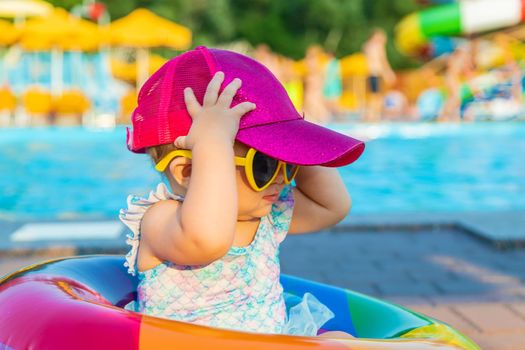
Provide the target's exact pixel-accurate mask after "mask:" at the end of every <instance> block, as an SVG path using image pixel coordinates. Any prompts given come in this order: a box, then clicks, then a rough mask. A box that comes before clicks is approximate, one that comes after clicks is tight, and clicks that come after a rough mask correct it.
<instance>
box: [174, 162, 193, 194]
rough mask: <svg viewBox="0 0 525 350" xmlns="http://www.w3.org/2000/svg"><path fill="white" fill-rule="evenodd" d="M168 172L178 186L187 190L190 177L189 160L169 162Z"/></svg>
mask: <svg viewBox="0 0 525 350" xmlns="http://www.w3.org/2000/svg"><path fill="white" fill-rule="evenodd" d="M169 171H170V173H171V175H172V176H173V179H174V180H175V181H176V182H177V183H178V184H179V185H181V186H183V187H186V188H187V187H188V184H189V183H190V176H191V159H188V158H184V157H177V158H175V159H173V160H172V161H171V162H170V165H169Z"/></svg>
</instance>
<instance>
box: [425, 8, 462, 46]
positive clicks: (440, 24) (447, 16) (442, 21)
mask: <svg viewBox="0 0 525 350" xmlns="http://www.w3.org/2000/svg"><path fill="white" fill-rule="evenodd" d="M419 18H420V23H421V31H422V32H423V35H424V36H425V37H426V38H430V37H432V36H435V35H457V34H461V29H462V28H461V13H460V10H459V3H453V4H448V5H443V6H438V7H434V8H430V9H428V10H425V11H422V12H421V13H419Z"/></svg>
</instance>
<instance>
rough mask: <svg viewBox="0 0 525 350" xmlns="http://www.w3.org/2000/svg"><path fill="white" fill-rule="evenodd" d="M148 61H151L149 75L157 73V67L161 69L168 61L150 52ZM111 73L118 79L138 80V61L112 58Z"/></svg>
mask: <svg viewBox="0 0 525 350" xmlns="http://www.w3.org/2000/svg"><path fill="white" fill-rule="evenodd" d="M148 61H149V70H148V74H149V75H151V74H153V73H155V71H156V70H157V69H159V68H160V67H161V66H162V65H163V64H164V63H166V59H165V58H164V57H161V56H159V55H155V54H150V55H149V58H148ZM111 74H112V75H113V76H114V77H115V78H117V79H120V80H125V81H129V82H133V83H134V82H136V81H137V63H136V62H131V63H128V62H124V61H123V60H121V59H118V58H112V59H111Z"/></svg>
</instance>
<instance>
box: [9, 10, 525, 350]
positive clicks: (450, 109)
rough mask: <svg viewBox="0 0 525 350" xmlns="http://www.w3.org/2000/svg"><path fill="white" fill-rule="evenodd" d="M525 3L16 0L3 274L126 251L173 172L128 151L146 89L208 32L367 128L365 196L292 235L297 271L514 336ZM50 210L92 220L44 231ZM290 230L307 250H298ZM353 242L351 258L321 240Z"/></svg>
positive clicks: (318, 107) (519, 278)
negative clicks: (37, 260)
mask: <svg viewBox="0 0 525 350" xmlns="http://www.w3.org/2000/svg"><path fill="white" fill-rule="evenodd" d="M524 9H525V5H524V4H523V1H520V0H501V1H499V0H463V1H453V0H449V1H447V0H325V1H308V0H287V1H275V0H250V1H248V0H215V1H212V0H194V1H186V0H170V1H168V0H142V1H138V0H119V1H110V0H108V1H91V0H85V1H76V0H55V1H47V2H46V1H43V0H0V32H1V35H0V238H1V239H2V240H0V248H2V249H0V274H1V273H2V272H7V271H9V270H12V269H14V268H16V267H18V266H20V265H21V264H23V263H24V262H27V261H28V260H16V259H15V260H13V259H12V258H11V257H12V256H18V255H20V254H22V253H20V252H32V251H41V249H42V247H45V248H46V249H47V248H50V247H59V248H60V247H74V248H75V249H76V250H75V249H73V250H72V253H73V254H75V253H79V252H80V253H81V252H86V251H90V252H93V251H94V252H100V251H104V249H106V248H107V249H106V250H105V251H115V250H117V251H119V252H120V251H125V247H124V238H123V236H124V235H125V231H124V230H123V227H122V226H118V222H117V217H118V212H119V209H121V208H124V207H125V206H126V197H127V196H128V195H129V194H135V195H141V196H144V195H147V193H148V192H149V191H150V190H151V189H154V188H155V186H156V184H157V183H158V182H159V181H162V179H161V178H160V176H159V175H158V174H157V173H156V172H155V171H154V169H153V166H152V164H151V162H150V160H149V159H148V158H147V157H146V156H144V155H136V154H132V153H131V152H129V151H128V150H127V149H126V127H128V126H129V124H130V114H131V113H132V111H133V109H134V108H135V106H136V99H137V91H139V89H140V87H141V86H142V84H143V83H144V81H145V80H146V79H147V78H148V77H149V75H151V74H152V73H153V72H154V71H155V70H156V69H158V68H159V67H160V66H161V65H162V64H164V63H165V62H166V61H167V60H168V59H170V58H172V57H174V56H176V55H178V54H180V53H182V52H184V51H185V50H188V49H191V48H193V47H195V46H198V45H206V46H210V47H219V48H225V49H229V50H234V51H237V52H240V53H243V54H246V55H249V56H251V57H253V58H255V59H257V60H258V61H260V62H261V63H263V64H264V65H266V66H267V67H268V68H269V69H270V70H271V71H272V72H273V73H274V74H275V75H276V77H277V78H278V79H279V80H280V81H281V82H282V83H283V85H284V86H285V88H286V90H287V91H288V93H289V95H290V97H291V99H292V101H293V103H294V105H295V106H296V108H297V110H298V111H299V112H300V113H301V114H303V115H304V116H305V118H306V119H307V120H310V121H312V122H315V123H319V124H322V125H324V126H326V127H329V128H332V129H334V130H336V131H339V132H342V133H345V134H348V135H351V136H353V137H356V138H360V139H363V140H365V142H366V145H367V146H366V150H365V152H364V154H363V156H362V157H361V158H360V159H359V161H357V162H356V163H354V164H351V165H349V166H346V167H343V168H341V169H340V172H341V174H342V176H343V179H344V181H345V183H346V185H347V188H348V189H349V191H350V193H351V195H352V198H353V209H352V214H351V215H349V216H348V217H347V218H346V219H345V220H344V221H343V222H342V223H340V224H339V225H338V226H337V227H336V228H335V229H334V230H332V231H329V232H324V233H322V234H320V235H318V236H315V235H313V236H312V237H300V238H295V237H293V238H290V239H289V240H288V239H287V241H286V242H289V243H285V247H284V250H283V270H284V271H285V272H288V273H293V274H296V275H299V276H303V277H307V278H311V279H315V280H320V281H323V282H327V283H332V284H336V285H340V286H343V287H347V288H352V289H355V290H358V291H361V292H364V293H367V294H370V295H375V296H378V297H380V298H384V299H387V300H391V301H395V302H399V303H402V304H404V305H409V306H414V304H418V305H423V306H422V308H421V310H423V311H425V312H427V313H429V314H432V315H435V317H438V318H440V319H442V320H445V321H447V322H449V323H451V324H452V325H456V324H461V326H460V330H463V331H465V332H467V334H469V335H471V336H473V337H474V338H475V339H476V340H479V341H481V342H482V344H483V345H484V346H483V348H487V349H490V348H492V349H507V348H508V349H518V348H519V346H522V344H525V338H524V337H525V336H523V334H525V308H524V307H523V305H524V304H523V303H524V302H525V260H524V259H525V255H524V254H525V250H524V249H523V248H524V247H525V158H524V153H525V123H524V120H525V109H524V103H523V93H524V88H523V72H524V69H525V61H524V60H525V44H524V42H523V41H524V40H525V24H523V23H524V21H525V10H524ZM97 222H109V223H116V224H117V228H116V231H115V232H116V234H117V236H112V237H113V238H112V237H110V236H109V235H107V236H106V237H104V238H101V237H102V236H103V235H101V232H100V226H93V229H92V231H93V232H95V231H97V230H98V231H97V232H98V233H96V234H94V235H93V237H95V238H93V237H91V238H90V233H89V232H88V231H89V227H91V226H89V224H90V223H97ZM41 223H60V224H64V225H67V224H73V223H81V224H82V226H81V227H84V228H85V231H86V232H87V233H86V232H84V233H83V234H82V237H80V233H79V234H78V235H77V236H76V235H75V233H74V232H75V231H74V230H73V231H68V229H65V230H64V232H69V233H68V234H65V235H63V236H60V235H57V234H48V233H49V232H48V231H49V230H50V229H46V226H38V225H40V224H41ZM27 225H37V226H31V229H29V228H28V227H29V226H27ZM53 227H54V229H56V226H53ZM64 227H66V226H64ZM76 227H78V226H76ZM107 229H108V231H111V230H115V228H114V227H113V228H111V227H110V228H107ZM46 230H48V231H46ZM90 232H91V231H90ZM93 232H92V233H93ZM341 232H343V233H345V235H340V233H341ZM385 233H388V235H385ZM119 235H120V236H122V237H120V236H119ZM115 237H118V238H117V239H115ZM315 237H318V238H315ZM319 237H320V238H319ZM112 239H113V240H112ZM378 242H382V243H383V244H379V243H378ZM286 244H288V246H289V247H292V246H294V247H302V248H303V249H304V250H302V249H290V248H288V249H290V251H289V252H288V253H289V255H286V254H285V253H286V249H287V248H286ZM78 247H84V248H86V247H90V249H91V250H89V249H88V250H82V249H84V248H82V249H80V250H79V249H78ZM104 247H105V248H104ZM108 247H109V248H111V249H109V248H108ZM103 248H104V249H103ZM113 248H115V249H113ZM337 249H339V253H338V254H339V255H338V256H344V258H334V259H335V260H333V261H332V260H330V259H332V257H329V256H325V255H327V254H326V252H328V251H329V252H335V251H337ZM301 251H302V252H303V253H302V255H301ZM17 254H18V255H17ZM24 254H25V253H24ZM60 254H63V251H61V250H58V253H57V252H55V253H53V251H51V255H60ZM22 255H23V254H22ZM335 255H337V254H335ZM286 256H288V258H286ZM307 256H319V257H320V258H321V259H326V261H325V262H326V263H325V264H319V263H318V261H313V262H312V260H311V259H309V258H307ZM2 257H4V260H2V259H1V258H2ZM337 259H339V260H337ZM2 263H4V265H1V264H2ZM2 266H4V267H3V270H2ZM337 271H346V272H348V273H347V274H340V273H337ZM465 302H468V303H471V302H477V303H478V306H477V307H471V306H465V305H464V304H461V303H465ZM451 303H453V304H454V305H455V306H451V305H452V304H451ZM458 303H459V304H458ZM442 305H444V306H442ZM457 305H459V306H457ZM502 320H506V321H502ZM509 320H510V321H509ZM505 322H507V323H505ZM509 339H510V340H509ZM517 344H520V345H517Z"/></svg>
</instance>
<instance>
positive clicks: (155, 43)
mask: <svg viewBox="0 0 525 350" xmlns="http://www.w3.org/2000/svg"><path fill="white" fill-rule="evenodd" d="M109 36H110V42H111V44H112V45H114V46H125V47H134V48H137V70H138V72H137V76H138V79H137V88H138V87H139V86H141V85H142V83H143V82H144V81H145V80H146V78H147V76H148V70H149V69H148V53H147V49H148V48H153V47H168V48H171V49H175V50H185V49H187V48H188V47H189V46H190V45H191V31H190V30H189V29H188V28H186V27H184V26H181V25H179V24H176V23H173V22H171V21H169V20H167V19H165V18H163V17H160V16H157V15H156V14H154V13H153V12H151V11H149V10H146V9H137V10H135V11H133V12H131V13H130V14H129V15H127V16H125V17H123V18H120V19H118V20H116V21H114V22H112V23H111V24H110V27H109Z"/></svg>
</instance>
